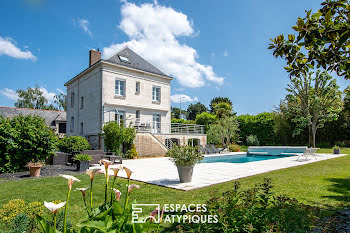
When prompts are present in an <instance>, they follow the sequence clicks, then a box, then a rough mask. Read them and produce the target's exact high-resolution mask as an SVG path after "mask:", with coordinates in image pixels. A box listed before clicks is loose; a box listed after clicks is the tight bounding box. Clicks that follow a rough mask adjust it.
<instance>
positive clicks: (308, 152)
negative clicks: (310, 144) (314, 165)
mask: <svg viewBox="0 0 350 233" xmlns="http://www.w3.org/2000/svg"><path fill="white" fill-rule="evenodd" d="M318 149H319V148H307V149H306V150H305V152H304V153H301V154H296V155H298V158H297V161H298V160H299V158H300V157H302V156H304V157H305V160H307V159H308V157H309V156H311V155H312V156H314V158H315V159H316V160H317V157H316V151H317V150H318Z"/></svg>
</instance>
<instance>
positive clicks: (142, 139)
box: [134, 133, 168, 157]
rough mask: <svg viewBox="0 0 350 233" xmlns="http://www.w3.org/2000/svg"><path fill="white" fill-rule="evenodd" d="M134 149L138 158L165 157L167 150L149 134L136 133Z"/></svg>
mask: <svg viewBox="0 0 350 233" xmlns="http://www.w3.org/2000/svg"><path fill="white" fill-rule="evenodd" d="M134 143H135V147H136V151H137V153H138V155H139V157H157V156H165V154H166V152H167V151H168V150H167V148H166V147H165V146H164V145H163V144H162V143H161V142H160V141H158V139H157V138H156V137H154V136H153V135H152V134H150V133H138V134H136V138H135V141H134Z"/></svg>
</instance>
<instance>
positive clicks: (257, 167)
mask: <svg viewBox="0 0 350 233" xmlns="http://www.w3.org/2000/svg"><path fill="white" fill-rule="evenodd" d="M242 153H246V152H234V153H230V155H235V154H237V155H238V154H242ZM220 155H226V154H216V155H209V156H220ZM345 155H346V154H339V155H334V154H317V157H318V158H317V160H315V159H314V158H309V159H308V160H305V159H300V160H299V161H296V158H297V156H288V157H283V158H275V159H269V160H260V161H254V162H247V163H224V162H217V163H200V164H197V165H196V166H195V168H194V173H193V180H192V182H190V183H180V182H179V178H178V173H177V169H176V166H175V165H174V164H173V163H172V162H171V161H170V160H169V158H167V157H163V158H150V159H142V160H126V161H123V165H124V166H126V167H128V168H130V169H131V170H133V171H134V173H133V174H132V180H135V181H140V182H144V183H148V184H154V185H158V186H163V187H167V188H173V189H178V190H184V191H188V190H193V189H198V188H203V187H207V186H211V185H216V184H221V183H226V182H229V181H232V180H237V179H241V178H245V177H250V176H254V175H258V174H263V173H267V172H270V171H277V170H281V169H285V168H289V167H295V166H301V165H306V164H310V163H314V162H319V161H324V160H328V159H333V158H338V157H342V156H345ZM121 176H122V177H126V175H125V174H124V173H122V174H121Z"/></svg>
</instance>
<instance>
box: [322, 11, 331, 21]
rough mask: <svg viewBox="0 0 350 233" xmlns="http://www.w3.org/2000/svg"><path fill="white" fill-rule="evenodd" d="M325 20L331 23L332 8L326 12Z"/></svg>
mask: <svg viewBox="0 0 350 233" xmlns="http://www.w3.org/2000/svg"><path fill="white" fill-rule="evenodd" d="M324 21H325V23H326V25H329V24H330V23H331V9H329V11H328V12H327V13H326V15H325V17H324Z"/></svg>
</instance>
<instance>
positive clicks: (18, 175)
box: [0, 165, 84, 183]
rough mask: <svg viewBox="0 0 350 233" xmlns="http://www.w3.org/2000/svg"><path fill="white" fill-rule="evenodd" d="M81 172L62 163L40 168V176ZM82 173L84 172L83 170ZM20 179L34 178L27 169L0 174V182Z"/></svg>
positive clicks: (75, 167)
mask: <svg viewBox="0 0 350 233" xmlns="http://www.w3.org/2000/svg"><path fill="white" fill-rule="evenodd" d="M80 173H82V172H78V171H77V166H76V165H72V166H63V165H46V166H43V167H42V168H41V172H40V177H46V176H58V175H59V174H65V175H67V174H70V175H74V174H75V175H76V174H80ZM83 173H84V172H83ZM20 179H35V178H31V177H30V176H29V170H28V171H23V172H15V173H3V174H0V183H2V182H5V181H7V180H20Z"/></svg>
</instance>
